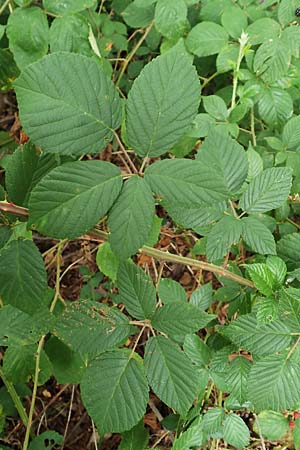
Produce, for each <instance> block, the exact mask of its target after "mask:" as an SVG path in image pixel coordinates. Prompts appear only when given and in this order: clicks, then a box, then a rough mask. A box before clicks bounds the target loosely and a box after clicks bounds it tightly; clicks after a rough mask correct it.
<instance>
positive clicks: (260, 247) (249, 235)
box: [242, 217, 276, 255]
mask: <svg viewBox="0 0 300 450" xmlns="http://www.w3.org/2000/svg"><path fill="white" fill-rule="evenodd" d="M242 224H243V231H242V238H243V240H244V241H245V242H246V244H247V245H249V247H250V248H251V249H252V250H253V251H255V252H257V253H260V254H261V255H266V254H276V244H275V239H274V236H273V234H272V233H271V231H270V230H269V229H268V228H267V227H266V225H264V224H263V223H262V222H260V221H259V220H258V219H256V218H254V217H244V218H243V219H242Z"/></svg>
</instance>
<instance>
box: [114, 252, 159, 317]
mask: <svg viewBox="0 0 300 450" xmlns="http://www.w3.org/2000/svg"><path fill="white" fill-rule="evenodd" d="M117 285H118V289H119V293H120V296H121V301H122V303H124V305H125V307H126V309H127V310H128V312H129V314H131V315H132V316H133V317H135V318H136V319H141V320H143V319H151V317H152V316H153V314H154V311H155V306H156V294H155V288H154V286H153V283H152V281H151V279H150V277H148V276H147V275H146V274H145V272H144V271H143V270H142V269H141V268H140V267H138V266H136V265H135V264H133V262H132V261H127V262H124V263H122V264H121V265H120V268H119V271H118V276H117Z"/></svg>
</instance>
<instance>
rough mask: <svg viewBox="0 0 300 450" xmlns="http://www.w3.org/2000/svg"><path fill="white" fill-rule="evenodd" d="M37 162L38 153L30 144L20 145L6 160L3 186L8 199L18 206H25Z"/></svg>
mask: <svg viewBox="0 0 300 450" xmlns="http://www.w3.org/2000/svg"><path fill="white" fill-rule="evenodd" d="M38 161H39V152H38V151H37V150H36V149H35V147H34V146H33V145H32V144H31V143H27V144H25V145H21V146H20V147H18V148H17V150H16V151H15V152H14V153H13V154H12V155H11V156H10V157H9V158H8V159H7V162H6V165H5V186H6V190H7V193H8V195H9V199H10V200H11V201H12V202H14V203H16V204H17V205H20V206H27V204H28V199H29V195H30V189H31V184H32V179H33V178H34V174H35V171H36V168H37V165H38Z"/></svg>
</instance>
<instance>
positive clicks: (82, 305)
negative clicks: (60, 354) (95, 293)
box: [54, 300, 130, 356]
mask: <svg viewBox="0 0 300 450" xmlns="http://www.w3.org/2000/svg"><path fill="white" fill-rule="evenodd" d="M54 334H55V335H56V336H57V337H58V338H59V339H60V340H62V341H63V342H64V343H65V344H66V345H68V346H69V347H71V348H72V350H74V351H75V352H80V353H82V354H85V353H87V354H90V355H92V356H94V355H97V354H99V353H102V352H104V351H106V350H109V349H111V348H113V347H115V346H116V345H118V344H120V343H121V342H123V341H124V339H126V338H127V337H128V336H129V334H130V325H129V322H128V319H127V317H126V316H124V314H122V313H121V312H120V311H119V310H118V309H117V308H108V307H107V306H106V305H102V304H101V303H97V302H93V301H91V300H86V301H80V302H73V303H71V304H70V306H68V307H67V308H66V309H65V310H64V313H63V315H62V316H61V317H60V318H59V320H57V323H56V325H55V330H54Z"/></svg>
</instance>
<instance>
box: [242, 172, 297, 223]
mask: <svg viewBox="0 0 300 450" xmlns="http://www.w3.org/2000/svg"><path fill="white" fill-rule="evenodd" d="M291 183H292V171H291V169H290V168H285V167H278V168H277V167H276V168H274V167H272V168H271V169H266V170H264V171H263V172H261V173H260V174H259V175H258V176H257V177H255V178H254V179H253V180H252V181H251V182H250V184H249V186H248V188H247V189H246V191H245V192H244V193H243V195H242V197H241V199H240V203H239V206H240V208H242V209H243V210H244V211H246V212H247V213H252V214H255V213H263V212H267V211H270V210H271V209H275V208H278V207H279V206H281V205H282V203H283V202H284V201H285V200H286V199H287V197H288V195H289V193H290V189H291Z"/></svg>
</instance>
